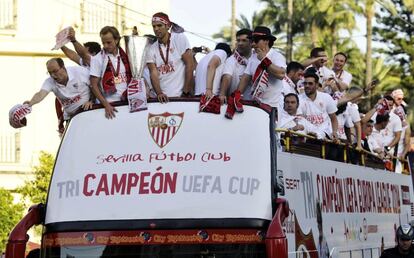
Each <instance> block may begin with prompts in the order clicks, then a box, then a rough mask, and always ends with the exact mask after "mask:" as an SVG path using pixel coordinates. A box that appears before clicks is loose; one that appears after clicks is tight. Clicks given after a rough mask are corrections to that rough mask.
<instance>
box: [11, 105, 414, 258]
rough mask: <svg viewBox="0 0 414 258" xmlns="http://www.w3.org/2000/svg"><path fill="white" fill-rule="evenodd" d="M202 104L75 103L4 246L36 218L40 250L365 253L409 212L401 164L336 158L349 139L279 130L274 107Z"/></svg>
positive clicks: (272, 257) (59, 253) (17, 242)
mask: <svg viewBox="0 0 414 258" xmlns="http://www.w3.org/2000/svg"><path fill="white" fill-rule="evenodd" d="M198 106H199V103H198V101H197V100H187V101H184V100H182V99H181V100H180V99H177V100H171V101H170V102H169V103H167V104H160V103H149V104H148V109H147V110H144V111H140V112H135V113H130V112H129V111H128V107H127V106H125V105H124V106H122V105H121V106H118V107H117V109H118V113H116V118H115V119H112V120H108V119H106V118H105V116H104V109H102V108H98V109H94V110H91V111H87V112H82V113H80V114H78V115H76V116H75V117H74V118H73V119H72V120H71V121H70V124H69V126H68V127H67V129H66V132H65V134H64V136H63V138H62V142H61V145H60V148H59V151H58V153H57V157H56V163H55V167H54V171H53V175H52V179H51V182H50V187H49V193H48V198H47V202H46V203H45V204H44V205H36V206H34V207H33V208H32V209H31V210H30V211H29V213H28V214H27V215H26V217H25V218H23V219H22V221H21V222H20V223H19V224H18V225H17V226H16V228H15V229H14V230H13V231H12V232H11V234H10V238H9V242H8V244H7V250H6V258H22V257H24V252H25V244H26V242H27V240H28V239H27V238H26V232H27V230H28V228H30V227H31V226H32V225H34V224H42V225H44V231H43V233H42V243H41V257H44V258H46V257H47V258H55V257H216V258H219V257H249V258H250V257H251V258H253V257H268V258H276V257H341V258H346V257H349V258H351V257H352V258H355V257H364V258H370V257H378V256H379V254H380V251H381V248H384V247H389V246H393V245H394V243H395V239H394V238H395V230H396V228H397V227H398V225H399V224H401V223H407V222H410V221H411V220H412V219H413V200H414V198H413V184H412V178H411V175H410V174H409V173H403V174H395V173H392V172H390V171H387V170H385V169H383V168H381V167H383V164H382V163H377V162H375V160H374V162H372V160H370V159H369V158H367V155H366V154H364V153H360V154H359V159H358V162H357V163H358V164H351V163H349V162H344V161H347V158H346V157H347V155H346V154H347V152H346V151H345V152H344V154H345V155H344V161H332V160H327V159H324V157H325V156H326V152H327V151H329V149H325V144H324V143H322V142H318V141H317V140H314V139H310V138H303V137H299V136H290V135H289V134H288V133H286V136H285V138H283V139H279V138H278V137H279V136H278V133H276V130H275V127H276V125H275V122H274V121H275V115H276V111H275V110H274V109H269V108H264V107H261V106H255V105H245V111H244V112H243V113H241V114H237V115H236V116H235V117H234V119H233V120H228V119H226V118H225V117H224V115H223V114H224V111H225V107H222V110H221V113H222V115H216V114H210V113H203V112H201V113H200V112H199V108H198ZM280 140H282V146H280V144H279V143H280ZM369 163H371V165H374V167H375V168H373V167H370V166H371V165H369Z"/></svg>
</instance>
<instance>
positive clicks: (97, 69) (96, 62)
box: [89, 50, 128, 102]
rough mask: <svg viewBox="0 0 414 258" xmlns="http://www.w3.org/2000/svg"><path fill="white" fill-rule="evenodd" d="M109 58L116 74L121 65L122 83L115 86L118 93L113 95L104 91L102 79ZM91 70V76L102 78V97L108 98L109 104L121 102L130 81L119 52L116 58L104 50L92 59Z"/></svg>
mask: <svg viewBox="0 0 414 258" xmlns="http://www.w3.org/2000/svg"><path fill="white" fill-rule="evenodd" d="M108 57H109V59H110V60H111V63H112V67H113V69H114V71H115V72H116V71H117V67H118V64H119V76H120V77H121V83H117V84H115V88H116V92H115V93H114V94H111V95H108V94H105V93H104V92H103V91H102V77H103V75H104V72H105V69H106V66H107V65H108ZM118 60H119V61H118ZM89 70H90V74H91V76H95V77H98V78H101V80H100V86H101V91H102V95H103V96H104V97H105V98H106V100H107V101H108V102H114V101H120V100H121V96H122V94H123V93H124V91H125V90H126V89H127V86H128V85H127V81H128V79H127V76H126V70H125V65H124V63H123V62H122V59H121V56H120V55H119V50H118V54H117V55H116V56H114V55H112V54H108V53H106V52H105V51H104V50H102V51H101V52H100V53H98V54H97V55H95V56H93V57H92V58H91V67H90V69H89Z"/></svg>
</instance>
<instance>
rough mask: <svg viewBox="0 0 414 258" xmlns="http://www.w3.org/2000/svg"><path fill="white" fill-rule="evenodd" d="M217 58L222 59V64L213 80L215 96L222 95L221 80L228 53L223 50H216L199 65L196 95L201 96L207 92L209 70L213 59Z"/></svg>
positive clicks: (196, 78)
mask: <svg viewBox="0 0 414 258" xmlns="http://www.w3.org/2000/svg"><path fill="white" fill-rule="evenodd" d="M214 56H217V57H218V58H219V59H220V64H219V66H218V67H217V68H216V71H215V73H214V79H213V94H214V95H219V93H220V79H221V75H222V72H223V67H224V62H225V61H226V59H227V53H226V51H224V50H223V49H216V50H213V51H211V52H210V53H208V54H207V55H205V56H204V57H203V58H201V60H200V62H198V64H197V68H196V71H195V95H201V94H204V93H205V92H206V87H207V69H208V64H209V63H210V61H211V59H212V58H213V57H214Z"/></svg>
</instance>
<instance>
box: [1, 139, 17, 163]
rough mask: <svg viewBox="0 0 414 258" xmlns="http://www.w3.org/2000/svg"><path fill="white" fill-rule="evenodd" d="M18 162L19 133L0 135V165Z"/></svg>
mask: <svg viewBox="0 0 414 258" xmlns="http://www.w3.org/2000/svg"><path fill="white" fill-rule="evenodd" d="M19 162H20V132H19V131H18V132H10V133H1V134H0V163H19Z"/></svg>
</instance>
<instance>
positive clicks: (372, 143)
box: [367, 126, 385, 153]
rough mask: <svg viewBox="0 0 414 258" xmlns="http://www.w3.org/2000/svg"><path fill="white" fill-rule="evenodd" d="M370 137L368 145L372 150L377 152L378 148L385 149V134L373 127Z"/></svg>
mask: <svg viewBox="0 0 414 258" xmlns="http://www.w3.org/2000/svg"><path fill="white" fill-rule="evenodd" d="M367 139H368V146H369V149H370V150H371V152H374V153H376V152H375V150H376V149H380V151H382V150H384V147H385V144H384V141H383V140H384V139H383V136H382V135H381V132H380V131H378V130H377V129H375V126H374V128H372V133H371V135H370V136H368V137H367Z"/></svg>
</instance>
